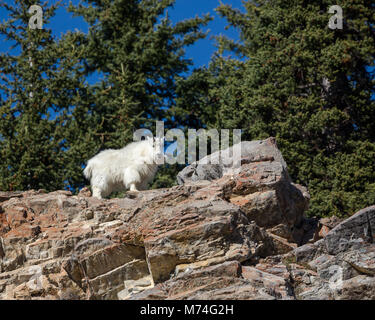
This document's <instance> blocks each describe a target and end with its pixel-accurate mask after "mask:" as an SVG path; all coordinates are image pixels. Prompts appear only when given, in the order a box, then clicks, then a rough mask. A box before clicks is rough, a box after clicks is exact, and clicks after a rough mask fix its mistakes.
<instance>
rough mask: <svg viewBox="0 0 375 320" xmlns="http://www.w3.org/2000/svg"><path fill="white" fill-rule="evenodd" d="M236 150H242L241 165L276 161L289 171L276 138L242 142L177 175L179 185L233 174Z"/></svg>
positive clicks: (197, 162) (195, 163) (202, 160)
mask: <svg viewBox="0 0 375 320" xmlns="http://www.w3.org/2000/svg"><path fill="white" fill-rule="evenodd" d="M234 148H241V164H244V163H252V162H264V161H271V162H272V161H275V162H280V163H281V165H282V167H283V169H284V170H286V169H287V165H286V163H285V161H284V158H283V156H282V154H281V152H280V150H279V149H278V148H277V145H276V140H275V138H268V139H266V140H257V141H242V142H241V143H239V144H236V145H235V146H233V147H230V148H229V152H228V150H220V151H217V152H215V153H213V154H210V155H208V156H206V157H204V158H202V159H201V160H199V161H196V162H194V163H192V164H191V165H190V166H187V167H186V168H184V169H183V170H182V171H181V172H180V173H179V174H178V175H177V182H178V183H179V184H186V183H189V182H195V181H200V180H209V181H212V180H215V179H219V178H221V177H222V176H223V175H225V174H227V173H231V172H232V165H233V161H232V159H231V157H232V155H233V149H234ZM211 163H215V164H211ZM216 163H219V164H216Z"/></svg>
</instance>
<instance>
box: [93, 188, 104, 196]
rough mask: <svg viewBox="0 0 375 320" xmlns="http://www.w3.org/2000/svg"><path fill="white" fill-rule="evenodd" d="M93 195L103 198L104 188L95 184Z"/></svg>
mask: <svg viewBox="0 0 375 320" xmlns="http://www.w3.org/2000/svg"><path fill="white" fill-rule="evenodd" d="M92 196H93V197H95V198H98V199H103V198H102V190H101V189H100V188H99V187H97V186H93V187H92Z"/></svg>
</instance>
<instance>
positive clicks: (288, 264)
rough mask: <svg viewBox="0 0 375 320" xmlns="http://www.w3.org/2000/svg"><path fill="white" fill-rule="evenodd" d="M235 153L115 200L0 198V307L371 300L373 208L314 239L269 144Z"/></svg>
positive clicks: (303, 197) (298, 192)
mask: <svg viewBox="0 0 375 320" xmlns="http://www.w3.org/2000/svg"><path fill="white" fill-rule="evenodd" d="M241 149H242V157H241V166H240V167H239V168H238V169H236V170H231V169H230V168H229V166H225V165H209V164H201V163H200V162H197V163H194V164H192V165H191V166H189V167H187V168H185V169H184V170H183V171H182V172H181V173H180V174H179V175H178V181H179V183H180V185H179V186H175V187H172V188H169V189H158V190H148V191H142V192H138V193H132V192H128V193H127V194H126V196H125V198H123V199H111V200H98V199H96V198H92V197H90V194H89V191H88V190H82V191H81V193H80V194H79V195H77V196H73V195H71V194H70V193H69V192H67V191H56V192H52V193H45V192H43V191H42V190H39V191H28V192H0V299H285V300H294V299H352V298H354V299H374V298H375V282H374V281H375V278H374V274H375V272H374V270H375V269H374V268H375V245H374V244H373V239H374V232H373V230H375V225H374V223H375V207H371V208H368V209H365V210H363V211H360V212H359V213H357V214H356V215H354V216H352V217H351V218H350V219H348V220H345V221H343V222H340V223H339V222H337V223H336V224H337V225H336V224H335V225H336V226H335V227H333V226H332V224H329V223H325V224H323V223H322V224H320V227H319V228H318V229H317V228H316V227H317V223H315V221H313V220H311V219H307V218H305V217H304V212H305V210H306V209H307V207H308V201H309V194H308V192H307V190H306V188H304V187H302V186H299V185H295V184H293V183H292V182H291V180H290V177H289V175H288V171H287V168H286V164H285V161H284V160H283V158H282V155H281V153H280V151H279V150H278V149H277V146H276V143H275V140H274V139H273V138H270V139H267V140H264V141H252V142H242V145H241ZM220 156H221V155H220V153H219V154H213V155H211V156H210V157H220ZM324 228H325V229H324ZM323 231H324V232H323ZM322 233H324V235H322ZM322 236H324V238H323V239H320V238H321V237H322ZM319 239H320V240H319ZM317 240H319V241H317Z"/></svg>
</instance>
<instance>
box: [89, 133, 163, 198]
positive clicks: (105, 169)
mask: <svg viewBox="0 0 375 320" xmlns="http://www.w3.org/2000/svg"><path fill="white" fill-rule="evenodd" d="M163 160H164V151H163V140H162V139H161V138H150V137H147V138H146V140H142V141H138V142H132V143H130V144H128V145H127V146H125V147H124V148H122V149H119V150H113V149H108V150H103V151H101V152H100V153H99V154H97V155H96V156H94V157H93V158H91V159H90V160H89V161H88V162H87V166H86V168H85V170H84V171H83V174H84V175H85V177H86V178H87V179H88V180H90V183H91V188H92V196H93V197H96V198H99V199H101V198H102V197H107V196H109V195H110V194H111V193H112V192H113V191H122V190H124V189H130V191H138V190H145V189H147V185H148V183H149V182H151V181H152V180H153V179H154V176H155V174H156V171H157V169H158V165H159V164H161V163H163Z"/></svg>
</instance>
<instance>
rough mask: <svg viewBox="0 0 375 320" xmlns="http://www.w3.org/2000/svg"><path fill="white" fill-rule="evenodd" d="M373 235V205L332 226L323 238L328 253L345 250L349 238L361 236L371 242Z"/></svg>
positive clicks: (374, 225) (374, 229)
mask: <svg viewBox="0 0 375 320" xmlns="http://www.w3.org/2000/svg"><path fill="white" fill-rule="evenodd" d="M374 235H375V206H371V207H368V208H365V209H363V210H360V211H358V212H357V213H356V214H354V215H353V216H351V217H350V218H349V219H347V220H345V221H343V222H341V223H340V224H338V225H337V226H336V227H335V228H333V229H332V230H331V231H330V232H329V233H328V234H327V236H326V237H325V238H324V242H325V244H326V247H327V250H328V253H330V254H337V253H339V252H342V251H345V250H347V248H348V246H349V243H350V240H351V239H358V238H362V239H363V240H365V241H367V242H370V243H372V242H373V241H374Z"/></svg>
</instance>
